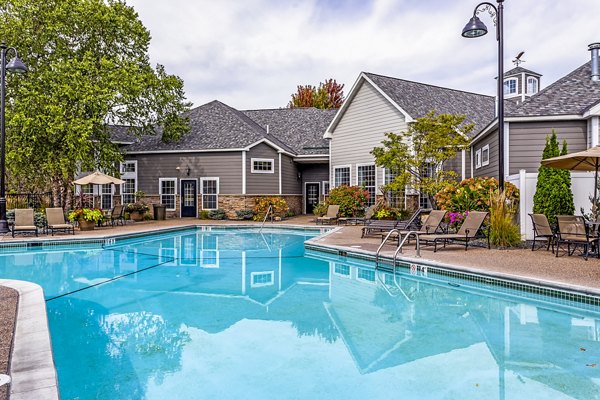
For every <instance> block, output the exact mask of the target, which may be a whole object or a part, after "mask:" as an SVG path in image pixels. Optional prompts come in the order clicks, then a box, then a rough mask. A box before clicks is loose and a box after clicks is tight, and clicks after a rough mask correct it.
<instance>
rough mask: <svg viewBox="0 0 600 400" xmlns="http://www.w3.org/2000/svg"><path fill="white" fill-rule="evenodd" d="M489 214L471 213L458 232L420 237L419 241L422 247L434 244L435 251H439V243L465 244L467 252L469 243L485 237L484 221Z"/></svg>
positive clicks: (481, 212) (482, 212)
mask: <svg viewBox="0 0 600 400" xmlns="http://www.w3.org/2000/svg"><path fill="white" fill-rule="evenodd" d="M487 215H488V213H487V212H484V211H469V213H468V214H467V216H466V217H465V220H464V221H463V223H462V225H461V226H460V228H459V230H458V232H456V233H445V234H434V235H419V241H420V244H422V245H429V244H431V243H433V251H434V252H436V251H437V244H438V242H442V243H444V247H446V244H448V243H453V242H463V241H464V242H465V251H466V250H467V249H468V247H469V242H470V241H471V240H474V239H479V238H483V237H485V235H483V232H482V227H483V221H484V220H485V217H487ZM489 248H490V238H489V236H488V249H489Z"/></svg>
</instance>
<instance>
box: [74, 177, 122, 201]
mask: <svg viewBox="0 0 600 400" xmlns="http://www.w3.org/2000/svg"><path fill="white" fill-rule="evenodd" d="M73 183H74V184H75V185H110V184H113V185H121V184H123V183H125V181H124V180H123V179H119V178H115V177H114V176H110V175H106V174H103V173H102V172H100V171H96V172H93V173H91V174H89V175H86V176H84V177H83V178H79V179H77V180H74V181H73ZM93 201H94V204H95V199H94V200H93Z"/></svg>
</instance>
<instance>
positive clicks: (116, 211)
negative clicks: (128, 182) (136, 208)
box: [109, 204, 125, 226]
mask: <svg viewBox="0 0 600 400" xmlns="http://www.w3.org/2000/svg"><path fill="white" fill-rule="evenodd" d="M124 210H125V207H124V206H123V205H122V204H119V205H116V206H114V207H113V208H112V210H111V211H110V216H109V222H110V224H111V225H112V226H115V225H118V224H119V222H120V223H121V225H125V217H124V215H123V212H124Z"/></svg>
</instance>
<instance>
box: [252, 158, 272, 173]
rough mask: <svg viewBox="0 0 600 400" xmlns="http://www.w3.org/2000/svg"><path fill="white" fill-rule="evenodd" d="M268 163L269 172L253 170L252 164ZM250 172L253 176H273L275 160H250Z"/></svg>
mask: <svg viewBox="0 0 600 400" xmlns="http://www.w3.org/2000/svg"><path fill="white" fill-rule="evenodd" d="M256 161H258V162H270V163H271V170H270V171H257V170H255V169H254V162H256ZM250 172H251V173H253V174H274V173H275V159H274V158H251V159H250Z"/></svg>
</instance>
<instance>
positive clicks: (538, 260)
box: [0, 216, 600, 400]
mask: <svg viewBox="0 0 600 400" xmlns="http://www.w3.org/2000/svg"><path fill="white" fill-rule="evenodd" d="M196 225H256V226H258V225H260V223H256V222H248V221H213V220H198V219H195V218H189V219H169V220H166V221H145V222H130V223H127V224H126V225H124V226H115V227H100V228H97V229H95V230H93V231H87V232H80V231H76V234H75V235H65V234H60V235H58V234H57V235H55V236H50V235H44V234H41V235H40V236H39V237H34V236H23V235H18V236H17V237H16V238H12V237H11V236H9V235H7V236H4V237H1V238H0V243H10V242H14V243H17V242H23V241H27V242H37V241H47V240H70V239H73V238H74V239H101V238H109V237H114V236H118V235H126V234H133V233H143V232H148V233H152V232H154V231H157V230H161V229H166V228H175V227H184V226H190V227H192V226H196ZM285 225H295V226H302V227H313V228H314V227H319V228H320V227H321V225H318V226H317V225H315V222H314V216H299V217H294V218H290V219H287V220H284V221H279V222H273V223H271V222H267V223H266V224H265V228H268V227H277V226H285ZM325 227H327V226H325ZM331 228H334V229H333V230H332V231H331V232H329V233H327V234H325V235H322V236H320V237H318V238H315V239H312V240H311V241H310V242H312V243H313V244H315V245H317V246H326V247H333V248H335V249H338V250H341V251H347V252H359V253H363V254H369V255H374V254H375V251H376V250H377V248H378V246H379V245H380V243H381V237H373V238H361V237H360V236H361V226H331ZM395 248H396V247H395V246H394V245H392V244H386V245H385V246H384V247H383V251H382V253H381V254H382V255H383V256H386V257H392V256H393V253H394V251H395ZM403 259H404V260H405V261H409V262H418V263H424V264H428V263H429V264H432V265H442V266H447V267H449V268H452V269H456V270H463V271H467V272H476V273H481V274H485V275H492V276H498V277H501V278H509V279H515V280H521V281H526V282H532V283H538V284H542V285H546V286H550V287H554V288H563V289H567V290H575V291H578V292H582V293H587V294H591V295H594V296H598V297H600V260H599V259H596V258H592V257H590V258H589V259H588V260H587V261H586V260H584V259H583V258H582V257H580V256H570V257H568V256H562V257H558V258H556V257H555V256H554V255H553V254H552V253H551V252H549V251H546V250H545V249H541V250H538V251H535V252H532V251H531V249H530V248H529V249H507V250H499V249H491V250H488V249H487V248H476V247H469V249H468V251H465V250H464V246H460V245H452V246H448V247H446V248H442V249H440V250H438V251H437V252H436V253H434V252H433V250H432V248H423V249H421V257H420V258H417V257H416V254H415V250H414V247H413V246H406V248H405V250H404V254H403ZM4 282H6V283H7V284H6V286H11V287H15V284H14V283H10V284H8V282H7V281H4ZM0 285H3V280H2V277H0ZM16 286H17V287H18V286H19V284H17V285H16ZM34 286H37V285H34ZM38 288H39V286H38ZM24 293H25V295H28V293H30V294H32V295H34V297H35V299H33V300H32V301H33V303H31V304H36V305H34V306H32V305H31V304H30V302H29V300H27V299H25V300H24V296H23V294H24ZM40 299H41V300H40ZM22 307H23V308H22ZM34 308H35V309H37V314H35V318H34V317H32V315H33V314H31V312H33V311H32V310H33V309H34ZM23 310H26V311H27V312H25V311H23ZM2 312H3V309H2V307H0V313H2ZM34 320H38V321H43V324H45V328H44V329H42V328H43V327H42V326H41V325H40V324H37V325H35V326H36V328H35V329H33V330H30V329H19V326H24V327H28V326H30V324H31V322H32V321H34ZM15 332H16V333H15V337H14V342H13V343H14V346H13V350H12V360H11V375H12V379H13V384H12V386H11V388H10V392H11V394H10V396H11V397H10V398H11V399H20V398H30V397H28V395H29V394H31V393H36V398H39V399H49V400H50V399H58V389H57V387H56V384H55V383H54V384H53V381H54V382H55V381H56V378H55V376H54V375H52V372H53V370H54V366H53V365H54V364H53V361H52V355H51V350H48V349H49V346H50V341H49V336H48V330H47V318H46V315H45V303H44V301H43V296H42V294H41V289H39V290H38V289H35V288H34V287H30V286H27V289H25V287H23V290H22V291H21V297H20V299H19V309H18V313H17V323H16V329H15ZM44 332H45V334H44ZM32 343H33V344H35V343H41V344H42V345H43V347H44V348H40V349H38V350H36V352H37V354H45V357H46V358H48V359H49V360H50V361H47V362H45V363H40V364H39V366H40V367H41V368H42V370H40V371H37V372H36V371H34V370H33V369H28V368H27V367H25V366H24V365H25V364H23V362H24V361H35V360H37V358H36V357H37V355H36V354H33V352H32V350H31V347H29V346H31V344H32ZM22 346H26V347H25V348H27V349H28V350H27V351H23V350H19V349H23V347H22ZM21 356H24V357H21ZM15 365H16V366H18V367H17V369H18V370H19V371H17V370H16V369H15V367H14V366H15ZM17 383H18V384H17ZM24 388H25V389H24ZM35 388H37V389H35ZM31 390H40V391H37V392H31ZM28 391H29V393H27V392H28ZM0 400H2V399H0Z"/></svg>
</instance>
